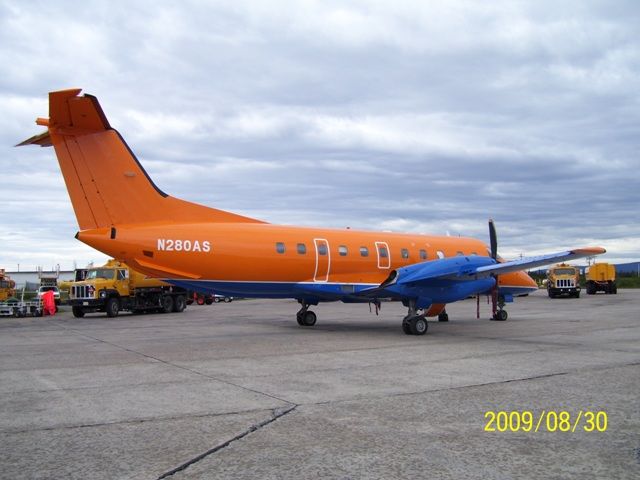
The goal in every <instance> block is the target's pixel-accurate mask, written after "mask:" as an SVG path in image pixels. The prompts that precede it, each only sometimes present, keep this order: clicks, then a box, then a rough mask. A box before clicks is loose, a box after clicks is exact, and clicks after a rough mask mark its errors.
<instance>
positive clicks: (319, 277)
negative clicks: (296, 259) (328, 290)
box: [313, 238, 331, 282]
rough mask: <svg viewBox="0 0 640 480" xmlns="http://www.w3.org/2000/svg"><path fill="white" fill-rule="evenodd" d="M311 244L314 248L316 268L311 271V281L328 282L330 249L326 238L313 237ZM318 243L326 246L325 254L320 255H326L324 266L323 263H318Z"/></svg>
mask: <svg viewBox="0 0 640 480" xmlns="http://www.w3.org/2000/svg"><path fill="white" fill-rule="evenodd" d="M313 245H314V246H315V249H316V270H315V272H314V273H313V281H314V282H328V281H329V271H330V270H331V249H330V248H329V241H328V240H327V239H326V238H314V239H313ZM320 245H324V246H325V247H327V254H326V255H322V257H325V256H326V257H327V265H326V268H325V267H324V265H320V257H321V255H320V253H319V252H318V247H319V246H320Z"/></svg>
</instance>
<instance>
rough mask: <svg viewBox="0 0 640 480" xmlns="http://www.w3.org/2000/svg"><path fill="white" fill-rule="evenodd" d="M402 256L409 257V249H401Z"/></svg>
mask: <svg viewBox="0 0 640 480" xmlns="http://www.w3.org/2000/svg"><path fill="white" fill-rule="evenodd" d="M400 256H401V257H402V258H409V250H407V249H406V248H403V249H402V250H400Z"/></svg>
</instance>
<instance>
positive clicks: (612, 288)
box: [586, 263, 618, 295]
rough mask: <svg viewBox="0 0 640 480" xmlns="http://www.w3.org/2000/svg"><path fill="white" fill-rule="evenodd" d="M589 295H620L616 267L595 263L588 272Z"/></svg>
mask: <svg viewBox="0 0 640 480" xmlns="http://www.w3.org/2000/svg"><path fill="white" fill-rule="evenodd" d="M586 287H587V295H594V294H595V293H596V292H604V293H612V294H614V295H615V294H616V293H618V287H617V285H616V267H615V265H611V264H610V263H594V264H593V265H591V266H590V267H589V270H587V285H586Z"/></svg>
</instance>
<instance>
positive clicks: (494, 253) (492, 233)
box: [489, 218, 498, 260]
mask: <svg viewBox="0 0 640 480" xmlns="http://www.w3.org/2000/svg"><path fill="white" fill-rule="evenodd" d="M489 240H490V242H491V258H493V259H494V260H495V259H497V258H498V235H497V234H496V226H495V224H494V223H493V219H492V218H491V219H489Z"/></svg>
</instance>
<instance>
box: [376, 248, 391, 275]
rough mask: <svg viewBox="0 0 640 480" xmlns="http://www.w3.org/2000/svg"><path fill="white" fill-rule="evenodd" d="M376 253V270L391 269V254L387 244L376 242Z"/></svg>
mask: <svg viewBox="0 0 640 480" xmlns="http://www.w3.org/2000/svg"><path fill="white" fill-rule="evenodd" d="M376 253H377V254H378V268H381V269H387V268H391V254H390V253H389V245H387V242H376Z"/></svg>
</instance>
